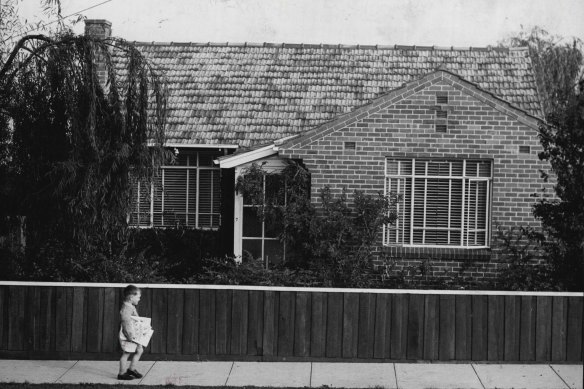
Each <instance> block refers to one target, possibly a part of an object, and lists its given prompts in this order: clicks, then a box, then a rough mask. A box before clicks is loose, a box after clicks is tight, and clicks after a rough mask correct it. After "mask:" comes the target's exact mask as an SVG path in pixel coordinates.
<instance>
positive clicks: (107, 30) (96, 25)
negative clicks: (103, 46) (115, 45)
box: [85, 19, 112, 90]
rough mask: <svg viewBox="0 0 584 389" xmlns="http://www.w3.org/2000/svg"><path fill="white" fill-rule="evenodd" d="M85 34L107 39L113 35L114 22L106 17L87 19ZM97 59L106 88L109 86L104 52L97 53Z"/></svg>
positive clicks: (102, 81) (103, 84)
mask: <svg viewBox="0 0 584 389" xmlns="http://www.w3.org/2000/svg"><path fill="white" fill-rule="evenodd" d="M85 36H88V37H92V38H96V39H107V38H109V37H111V36H112V24H111V22H109V21H107V20H105V19H87V20H86V21H85ZM95 61H96V67H97V77H98V78H99V83H100V84H101V87H102V88H104V90H105V89H106V86H107V71H106V67H105V58H104V56H103V54H102V53H99V52H98V53H96V56H95Z"/></svg>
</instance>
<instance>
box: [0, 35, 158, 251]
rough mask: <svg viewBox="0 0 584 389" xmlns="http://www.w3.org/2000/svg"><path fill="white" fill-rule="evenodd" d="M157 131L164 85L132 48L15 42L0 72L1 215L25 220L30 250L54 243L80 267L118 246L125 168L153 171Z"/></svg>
mask: <svg viewBox="0 0 584 389" xmlns="http://www.w3.org/2000/svg"><path fill="white" fill-rule="evenodd" d="M114 52H117V53H123V55H124V56H125V57H126V61H124V62H123V63H119V61H118V62H117V63H116V62H114V61H113V55H112V53H114ZM98 60H101V61H103V63H104V65H103V68H100V67H98V65H97V62H98ZM101 69H104V70H105V74H106V77H105V78H104V79H100V75H99V70H101ZM164 126H165V93H164V87H163V83H162V82H161V80H160V78H159V76H158V75H157V73H156V72H155V71H154V69H153V68H152V67H151V66H150V64H149V63H148V62H147V61H146V60H145V58H144V57H143V56H142V55H141V54H140V52H138V51H137V50H136V49H135V48H134V47H133V46H132V45H131V44H129V43H127V42H125V41H123V40H120V39H105V40H99V39H94V38H90V37H86V36H75V35H72V34H70V33H67V32H66V33H63V34H59V35H57V36H54V37H48V36H44V35H33V36H25V37H23V38H21V39H19V40H18V42H17V43H16V44H15V46H14V48H13V49H12V50H11V51H10V53H9V54H8V55H7V56H5V57H4V60H3V62H2V63H1V67H0V141H1V142H2V143H1V145H0V147H1V154H0V158H1V159H0V175H1V180H2V182H3V183H4V184H3V190H2V192H1V193H0V196H1V198H0V203H1V204H2V206H1V207H0V212H1V216H2V217H3V219H6V218H7V217H11V216H12V217H13V216H25V217H26V229H25V231H26V241H27V251H32V252H36V253H37V254H38V253H39V252H40V251H41V250H42V249H44V247H45V246H46V244H47V242H55V241H57V242H60V243H59V247H62V246H63V245H64V246H65V247H66V248H65V249H63V250H69V251H70V252H71V253H72V255H75V256H77V257H78V258H80V260H81V261H82V260H83V258H86V257H87V256H88V255H89V256H91V254H90V253H91V252H92V251H95V250H97V251H101V252H103V253H105V254H106V256H107V255H110V256H111V255H113V254H114V253H115V252H116V251H118V252H119V251H120V250H123V247H124V244H125V243H124V242H125V234H126V232H127V220H126V219H127V215H128V214H129V210H130V206H131V188H132V185H131V181H130V172H131V173H132V176H133V177H137V179H140V180H145V181H148V180H149V179H151V178H152V176H153V174H155V172H156V171H157V166H159V164H160V163H161V161H162V160H163V159H164V158H165V157H166V154H165V153H164V152H163V149H162V144H163V142H164ZM151 146H153V147H151ZM27 255H28V254H27ZM32 255H33V256H34V254H32ZM87 259H88V260H94V259H91V258H87Z"/></svg>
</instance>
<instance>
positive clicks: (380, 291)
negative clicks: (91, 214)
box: [0, 281, 584, 297]
mask: <svg viewBox="0 0 584 389" xmlns="http://www.w3.org/2000/svg"><path fill="white" fill-rule="evenodd" d="M129 284H130V283H124V284H120V283H92V282H29V281H0V286H60V287H90V288H124V287H125V286H126V285H129ZM133 285H136V286H138V287H139V288H144V289H215V290H257V291H272V292H325V293H339V292H340V293H376V294H387V293H390V294H436V295H473V296H474V295H476V296H556V297H584V294H583V293H582V292H515V291H505V290H466V289H464V290H441V289H440V290H426V289H352V288H303V287H287V286H252V285H200V284H141V283H133Z"/></svg>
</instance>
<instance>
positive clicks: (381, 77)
mask: <svg viewBox="0 0 584 389" xmlns="http://www.w3.org/2000/svg"><path fill="white" fill-rule="evenodd" d="M135 44H136V46H137V48H138V49H139V50H140V51H141V52H142V53H143V54H144V55H145V56H146V58H148V59H149V60H150V61H152V62H153V63H154V66H155V67H156V68H157V69H159V70H160V71H161V72H162V73H163V74H164V76H165V78H166V80H167V82H168V89H169V100H168V127H167V137H168V142H171V143H184V144H239V145H240V146H242V147H249V146H252V145H257V144H260V143H266V142H269V141H271V140H275V139H280V138H283V137H286V136H290V135H295V134H298V133H300V132H303V131H305V130H307V129H310V128H313V127H315V126H317V125H319V124H322V123H324V122H326V121H329V120H331V119H333V118H334V117H336V116H338V115H339V114H342V113H346V112H349V111H351V110H353V109H355V108H356V107H359V106H361V105H364V104H367V103H368V102H370V101H371V100H373V99H374V98H376V97H379V96H380V95H382V94H384V93H387V92H389V91H391V90H393V89H395V88H398V87H400V86H402V85H403V84H404V83H407V82H411V81H413V80H416V79H418V78H420V77H422V76H424V75H426V74H428V73H430V72H432V71H434V70H435V69H437V68H439V67H440V68H443V69H447V70H449V71H451V72H454V73H456V74H458V75H459V76H461V77H462V78H464V79H466V80H468V81H470V82H472V83H474V84H476V85H478V86H479V87H480V88H482V89H484V90H486V91H488V92H491V93H493V94H495V95H497V96H499V97H500V98H502V99H504V100H506V101H508V102H509V103H511V104H512V105H514V106H516V107H517V108H520V109H522V110H524V111H526V112H527V113H530V114H532V115H539V113H540V109H539V103H538V98H537V94H536V90H535V82H534V78H533V73H532V70H531V61H530V59H529V57H528V52H527V50H526V49H511V50H508V49H475V48H470V49H469V48H435V47H415V46H414V47H402V46H391V47H382V46H330V45H286V44H284V45H274V44H264V45H250V44H242V45H233V44H178V43H135ZM116 60H117V61H119V62H123V61H124V58H123V56H121V55H117V56H116Z"/></svg>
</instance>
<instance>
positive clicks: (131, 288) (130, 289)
mask: <svg viewBox="0 0 584 389" xmlns="http://www.w3.org/2000/svg"><path fill="white" fill-rule="evenodd" d="M139 292H140V288H138V287H137V286H136V285H128V286H126V287H125V288H124V300H127V299H128V297H130V296H133V295H135V294H138V293H139Z"/></svg>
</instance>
